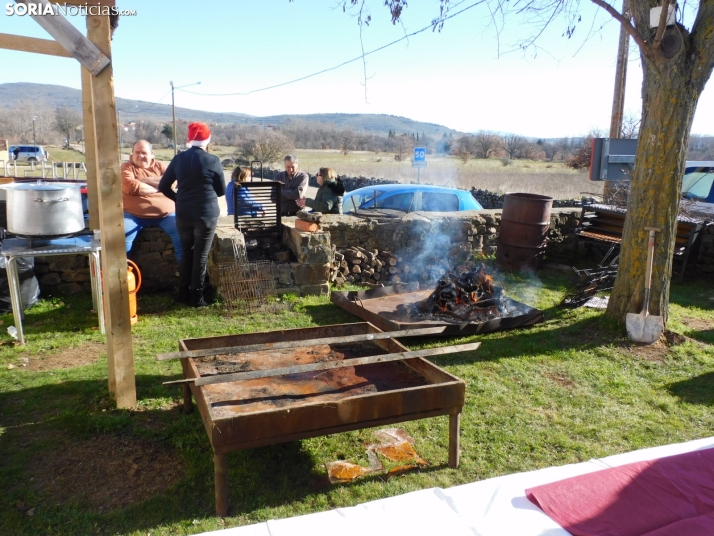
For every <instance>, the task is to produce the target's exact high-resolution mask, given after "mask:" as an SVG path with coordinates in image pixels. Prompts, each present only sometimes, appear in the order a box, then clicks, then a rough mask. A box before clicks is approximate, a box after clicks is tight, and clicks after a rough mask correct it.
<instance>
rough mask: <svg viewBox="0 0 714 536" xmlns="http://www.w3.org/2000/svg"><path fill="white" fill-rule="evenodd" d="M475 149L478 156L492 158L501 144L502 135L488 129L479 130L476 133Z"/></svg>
mask: <svg viewBox="0 0 714 536" xmlns="http://www.w3.org/2000/svg"><path fill="white" fill-rule="evenodd" d="M473 138H474V140H473V143H474V150H473V151H472V153H473V154H474V155H476V158H490V157H491V156H493V154H494V152H495V151H496V149H498V147H499V145H500V144H501V140H500V137H499V136H498V135H497V134H494V133H493V132H490V131H488V130H479V131H478V132H476V134H475V135H474V137H473Z"/></svg>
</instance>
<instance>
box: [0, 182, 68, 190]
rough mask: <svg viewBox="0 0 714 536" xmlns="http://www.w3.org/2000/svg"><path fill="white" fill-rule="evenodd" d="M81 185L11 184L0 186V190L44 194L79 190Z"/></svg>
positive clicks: (54, 183) (52, 183)
mask: <svg viewBox="0 0 714 536" xmlns="http://www.w3.org/2000/svg"><path fill="white" fill-rule="evenodd" d="M81 187H82V185H81V184H76V183H74V184H73V183H68V184H62V183H57V182H40V181H37V182H12V183H9V184H0V188H2V189H3V190H32V191H35V192H36V191H44V192H51V191H54V192H58V191H61V190H66V189H68V188H70V189H71V188H74V189H77V188H81Z"/></svg>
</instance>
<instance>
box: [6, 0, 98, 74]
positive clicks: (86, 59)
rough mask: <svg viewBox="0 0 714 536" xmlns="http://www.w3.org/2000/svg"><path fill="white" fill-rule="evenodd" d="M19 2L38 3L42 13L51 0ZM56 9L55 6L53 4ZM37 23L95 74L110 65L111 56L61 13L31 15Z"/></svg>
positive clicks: (18, 1)
mask: <svg viewBox="0 0 714 536" xmlns="http://www.w3.org/2000/svg"><path fill="white" fill-rule="evenodd" d="M17 3H18V4H28V3H31V4H34V5H37V6H38V7H39V9H40V11H41V12H42V13H44V12H45V11H44V9H45V6H49V5H50V2H49V0H32V2H29V1H28V0H17ZM53 9H54V6H53ZM29 16H30V17H32V18H33V19H34V20H35V22H36V23H37V24H39V25H40V26H42V28H44V29H45V30H46V31H47V33H48V34H50V35H51V36H52V37H54V38H55V40H56V41H57V42H58V43H59V44H60V45H62V46H63V47H64V48H65V49H66V50H67V51H68V52H69V53H70V54H71V55H72V57H73V58H74V59H76V60H77V61H78V62H79V63H81V64H82V65H83V66H84V67H86V68H87V69H88V70H89V72H91V73H92V74H93V75H95V76H96V75H98V74H99V73H100V72H101V71H102V69H104V68H105V67H106V66H107V65H109V57H107V55H106V54H103V53H102V51H101V50H99V49H98V48H97V47H96V46H95V45H94V43H92V42H91V41H90V40H89V39H87V38H86V37H84V36H83V35H82V34H81V33H80V31H79V30H77V28H75V27H74V26H72V24H71V23H70V22H69V21H68V20H67V19H65V18H64V17H63V16H62V15H61V14H57V15H29Z"/></svg>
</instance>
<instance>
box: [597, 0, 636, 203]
mask: <svg viewBox="0 0 714 536" xmlns="http://www.w3.org/2000/svg"><path fill="white" fill-rule="evenodd" d="M629 9H630V6H629V4H628V1H627V0H622V16H623V17H625V18H626V19H629V18H630V17H629V15H628V13H627V12H628V11H629ZM629 51H630V34H628V33H627V31H626V30H625V27H624V26H622V25H620V41H619V44H618V47H617V65H616V67H615V90H614V91H613V95H612V115H611V116H610V138H620V137H621V136H622V118H623V114H624V109H625V87H626V86H627V56H628V53H629ZM615 193H616V191H615V188H614V187H613V183H612V181H605V184H604V185H603V200H604V202H605V203H608V202H609V201H611V200H612V198H613V197H614V196H615Z"/></svg>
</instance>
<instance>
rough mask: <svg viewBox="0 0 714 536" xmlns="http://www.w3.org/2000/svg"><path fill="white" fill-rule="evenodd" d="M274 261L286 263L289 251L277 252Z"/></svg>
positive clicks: (288, 258)
mask: <svg viewBox="0 0 714 536" xmlns="http://www.w3.org/2000/svg"><path fill="white" fill-rule="evenodd" d="M275 260H276V261H278V262H286V261H289V260H290V252H289V251H278V252H277V253H276V254H275Z"/></svg>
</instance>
